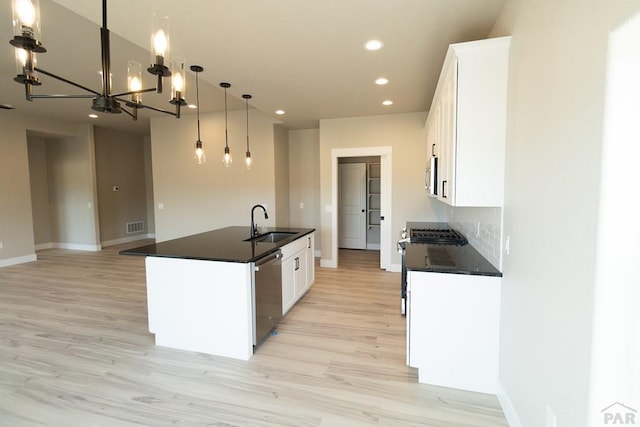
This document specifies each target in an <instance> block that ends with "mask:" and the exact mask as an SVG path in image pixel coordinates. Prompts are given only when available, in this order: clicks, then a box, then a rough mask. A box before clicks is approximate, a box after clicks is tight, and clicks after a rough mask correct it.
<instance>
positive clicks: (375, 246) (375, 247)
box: [367, 243, 380, 251]
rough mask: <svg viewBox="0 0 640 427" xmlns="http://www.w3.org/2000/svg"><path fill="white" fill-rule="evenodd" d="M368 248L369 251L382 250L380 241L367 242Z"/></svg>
mask: <svg viewBox="0 0 640 427" xmlns="http://www.w3.org/2000/svg"><path fill="white" fill-rule="evenodd" d="M367 250H368V251H379V250H380V243H367Z"/></svg>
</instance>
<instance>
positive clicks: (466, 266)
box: [405, 222, 502, 277]
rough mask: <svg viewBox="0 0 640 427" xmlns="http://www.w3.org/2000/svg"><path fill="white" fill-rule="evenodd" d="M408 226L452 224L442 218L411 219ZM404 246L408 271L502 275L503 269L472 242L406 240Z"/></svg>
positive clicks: (424, 226) (437, 226)
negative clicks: (458, 243) (435, 243)
mask: <svg viewBox="0 0 640 427" xmlns="http://www.w3.org/2000/svg"><path fill="white" fill-rule="evenodd" d="M407 227H408V228H411V227H413V228H432V229H446V228H451V226H450V225H449V224H447V223H441V222H428V223H427V222H408V223H407ZM405 248H406V252H405V266H406V268H407V271H426V272H432V273H451V274H472V275H479V276H497V277H502V273H501V272H500V271H499V270H498V269H497V268H495V267H494V266H493V265H492V264H491V263H490V262H489V261H487V259H486V258H485V257H483V256H482V255H481V254H480V253H479V252H478V251H477V250H476V249H474V248H473V247H472V246H471V245H470V244H466V245H462V246H457V245H431V244H424V243H407V244H406V246H405Z"/></svg>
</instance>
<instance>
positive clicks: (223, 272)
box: [145, 257, 253, 360]
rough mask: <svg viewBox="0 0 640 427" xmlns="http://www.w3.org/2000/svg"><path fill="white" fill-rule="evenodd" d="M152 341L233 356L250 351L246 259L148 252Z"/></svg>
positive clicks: (248, 355) (247, 356) (248, 266)
mask: <svg viewBox="0 0 640 427" xmlns="http://www.w3.org/2000/svg"><path fill="white" fill-rule="evenodd" d="M145 263H146V272H147V303H148V312H149V331H150V332H152V333H154V334H155V343H156V345H160V346H165V347H171V348H176V349H180V350H187V351H195V352H200V353H207V354H212V355H217V356H224V357H230V358H234V359H241V360H249V359H250V358H251V356H252V355H253V314H252V313H253V311H252V302H251V295H252V293H251V266H252V264H250V263H229V262H217V261H202V260H191V259H179V258H164V257H147V258H146V261H145Z"/></svg>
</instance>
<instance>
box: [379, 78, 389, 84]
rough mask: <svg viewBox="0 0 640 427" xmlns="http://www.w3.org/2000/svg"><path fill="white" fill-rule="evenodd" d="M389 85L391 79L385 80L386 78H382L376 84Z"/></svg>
mask: <svg viewBox="0 0 640 427" xmlns="http://www.w3.org/2000/svg"><path fill="white" fill-rule="evenodd" d="M387 83H389V79H385V78H384V77H380V78H378V79H376V84H377V85H380V86H382V85H386V84H387Z"/></svg>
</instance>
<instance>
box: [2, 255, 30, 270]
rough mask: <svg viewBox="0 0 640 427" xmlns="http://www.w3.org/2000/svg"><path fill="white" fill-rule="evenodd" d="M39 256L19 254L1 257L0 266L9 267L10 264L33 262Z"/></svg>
mask: <svg viewBox="0 0 640 427" xmlns="http://www.w3.org/2000/svg"><path fill="white" fill-rule="evenodd" d="M37 259H38V258H37V256H36V254H31V255H25V256H19V257H15V258H7V259H0V267H9V266H10V265H16V264H24V263H25V262H33V261H36V260H37Z"/></svg>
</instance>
